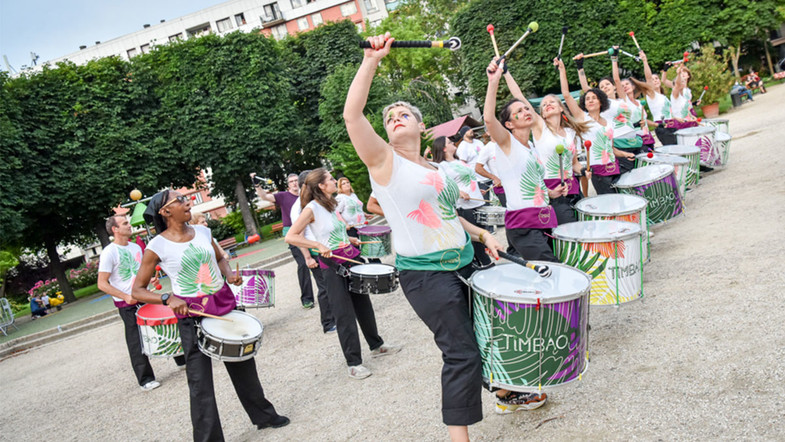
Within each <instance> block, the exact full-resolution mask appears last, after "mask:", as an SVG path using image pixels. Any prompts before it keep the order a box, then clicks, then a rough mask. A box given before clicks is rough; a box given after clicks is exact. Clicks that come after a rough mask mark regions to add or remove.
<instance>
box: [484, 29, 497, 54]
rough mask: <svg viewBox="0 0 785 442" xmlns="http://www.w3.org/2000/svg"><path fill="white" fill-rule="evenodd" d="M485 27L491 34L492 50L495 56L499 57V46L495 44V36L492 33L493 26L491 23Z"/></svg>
mask: <svg viewBox="0 0 785 442" xmlns="http://www.w3.org/2000/svg"><path fill="white" fill-rule="evenodd" d="M485 29H487V30H488V33H489V34H491V41H492V42H493V52H494V53H496V56H497V57H499V46H498V45H497V44H496V37H494V35H493V30H494V27H493V25H488V27H486V28H485Z"/></svg>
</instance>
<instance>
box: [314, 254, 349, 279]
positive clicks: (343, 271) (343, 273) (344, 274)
mask: <svg viewBox="0 0 785 442" xmlns="http://www.w3.org/2000/svg"><path fill="white" fill-rule="evenodd" d="M319 261H321V262H323V263H324V264H325V265H326V266H327V267H330V268H331V269H333V270H335V273H336V274H338V276H340V277H341V278H348V277H349V269H347V268H346V267H344V266H343V265H341V264H338V263H337V262H335V261H333V260H332V259H329V258H324V257H321V256H320V257H319Z"/></svg>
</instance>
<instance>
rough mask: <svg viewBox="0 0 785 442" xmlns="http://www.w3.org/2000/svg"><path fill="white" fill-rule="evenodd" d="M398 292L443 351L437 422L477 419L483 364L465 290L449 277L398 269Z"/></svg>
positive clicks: (450, 274)
mask: <svg viewBox="0 0 785 442" xmlns="http://www.w3.org/2000/svg"><path fill="white" fill-rule="evenodd" d="M399 280H400V284H401V288H402V289H403V293H404V295H406V299H407V300H408V301H409V304H410V305H411V306H412V308H413V309H414V311H415V313H417V316H419V317H420V319H421V320H422V321H423V322H424V323H425V325H427V326H428V328H429V329H430V330H431V332H432V333H433V340H434V341H435V342H436V346H437V347H439V350H441V352H442V361H443V362H444V365H443V366H442V420H443V421H444V423H445V424H446V425H471V424H474V423H477V422H479V421H481V420H482V397H481V394H482V360H481V358H480V350H479V349H478V348H477V341H476V339H475V337H474V330H473V324H472V318H471V313H470V310H469V297H468V288H467V287H466V285H465V284H464V283H463V282H461V280H460V279H458V277H457V275H456V274H455V273H454V272H444V271H441V272H437V271H420V270H402V271H401V272H400V275H399Z"/></svg>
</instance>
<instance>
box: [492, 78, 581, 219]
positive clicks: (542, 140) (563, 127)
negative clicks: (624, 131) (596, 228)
mask: <svg viewBox="0 0 785 442" xmlns="http://www.w3.org/2000/svg"><path fill="white" fill-rule="evenodd" d="M504 79H505V81H506V82H507V86H508V87H509V89H510V93H512V96H513V97H515V98H516V99H518V100H520V101H521V102H523V103H524V104H526V105H528V106H529V107H531V104H529V102H528V101H527V100H526V98H525V97H524V95H523V92H522V91H521V89H520V87H518V83H516V82H515V79H514V78H513V77H512V75H511V74H510V73H509V72H507V73H506V74H504ZM588 130H589V126H588V124H586V123H583V122H578V121H576V120H575V119H574V118H572V115H570V114H569V112H566V111H565V109H564V107H563V106H562V103H561V100H559V99H558V98H557V97H556V96H555V95H553V94H550V95H546V96H545V97H543V99H542V101H541V102H540V114H539V115H538V114H534V115H533V124H532V126H531V134H532V138H533V140H534V149H535V150H536V151H537V155H538V157H539V158H540V160H541V161H542V164H543V165H544V168H545V177H544V178H545V186H547V187H548V189H550V190H558V189H559V186H561V185H562V183H563V184H564V185H565V186H566V187H567V195H565V196H557V197H555V198H551V201H550V204H551V206H553V209H554V210H555V211H556V218H557V220H558V222H559V224H560V225H561V224H566V223H571V222H575V221H577V219H576V218H575V210H574V209H573V205H575V203H576V202H578V200H579V199H580V191H579V189H580V185H579V184H578V180H577V179H576V178H575V177H574V175H578V176H580V175H583V166H582V165H581V164H580V163H579V162H578V149H580V137H579V135H580V134H582V133H583V132H586V131H588ZM559 145H561V146H562V147H563V149H564V151H563V153H562V155H561V158H559V154H558V153H557V151H556V146H559ZM588 177H589V178H591V172H589V173H588Z"/></svg>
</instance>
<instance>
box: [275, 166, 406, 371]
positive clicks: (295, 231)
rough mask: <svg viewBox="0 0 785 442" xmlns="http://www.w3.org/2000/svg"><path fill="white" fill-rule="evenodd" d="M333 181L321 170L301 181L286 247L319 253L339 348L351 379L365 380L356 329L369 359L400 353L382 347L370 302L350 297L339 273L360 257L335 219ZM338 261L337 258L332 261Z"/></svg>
mask: <svg viewBox="0 0 785 442" xmlns="http://www.w3.org/2000/svg"><path fill="white" fill-rule="evenodd" d="M337 190H338V189H337V185H336V181H335V178H333V177H332V175H330V173H329V172H327V170H325V169H324V168H319V169H315V170H313V171H312V172H311V173H309V174H308V177H307V178H306V179H305V189H304V190H303V192H302V194H301V195H300V205H301V207H302V209H303V210H302V212H301V213H300V216H299V217H298V218H297V221H296V222H295V223H294V224H293V225H292V228H291V229H289V232H287V234H286V242H287V243H288V244H292V245H294V246H297V247H304V248H310V249H317V251H318V252H319V254H320V255H321V256H320V258H319V261H320V264H319V265H320V267H321V268H322V274H323V275H324V281H325V283H326V285H327V299H328V300H329V302H330V310H331V311H332V314H333V318H335V325H336V327H337V328H338V340H339V341H340V343H341V349H342V350H343V355H344V357H345V358H346V364H347V365H348V366H349V369H348V372H349V377H350V378H353V379H365V378H367V377H368V376H370V375H371V370H369V369H368V368H366V367H365V366H363V365H362V362H363V359H362V350H361V348H360V335H359V334H358V332H357V324H358V323H359V324H360V329H361V330H362V332H363V336H364V337H365V341H366V342H367V343H368V345H369V346H370V348H371V355H372V356H373V357H378V356H387V355H391V354H394V353H397V352H399V351H401V347H400V346H398V345H390V344H385V343H384V340H382V338H381V336H379V332H378V330H377V328H376V316H375V314H374V312H373V305H372V304H371V298H370V297H369V296H368V295H365V294H360V293H353V292H351V291H349V281H348V280H347V279H346V277H345V276H344V275H343V274H339V272H343V270H342V269H348V268H351V266H352V263H351V262H349V261H345V260H341V259H340V258H341V257H343V258H349V259H353V258H356V257H357V256H359V255H360V251H359V250H358V249H357V248H355V247H354V246H353V245H352V244H359V241H358V240H357V238H351V237H349V236H348V235H347V234H346V224H344V223H343V221H341V220H339V219H338V215H337V212H336V207H337V206H338V201H336V200H335V198H334V197H333V196H332V195H333V194H335V192H336V191H337ZM306 227H310V229H311V232H312V233H313V235H314V236H315V237H316V241H313V240H309V239H307V238H306V237H305V236H304V231H305V228H306ZM334 256H337V257H338V258H333V257H334Z"/></svg>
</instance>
